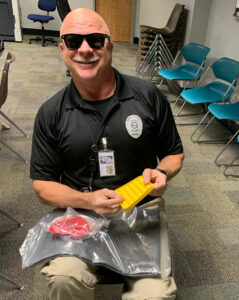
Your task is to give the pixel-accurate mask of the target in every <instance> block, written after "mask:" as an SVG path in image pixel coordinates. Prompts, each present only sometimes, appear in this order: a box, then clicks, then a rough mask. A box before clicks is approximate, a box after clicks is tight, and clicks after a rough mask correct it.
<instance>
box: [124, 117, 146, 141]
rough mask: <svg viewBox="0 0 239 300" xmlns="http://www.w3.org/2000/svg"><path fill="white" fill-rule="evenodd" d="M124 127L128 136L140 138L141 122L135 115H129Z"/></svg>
mask: <svg viewBox="0 0 239 300" xmlns="http://www.w3.org/2000/svg"><path fill="white" fill-rule="evenodd" d="M125 126H126V129H127V131H128V134H129V135H130V136H131V137H132V138H134V139H137V138H139V137H140V136H141V134H142V130H143V122H142V120H141V119H140V117H139V116H137V115H130V116H128V118H127V119H126V121H125Z"/></svg>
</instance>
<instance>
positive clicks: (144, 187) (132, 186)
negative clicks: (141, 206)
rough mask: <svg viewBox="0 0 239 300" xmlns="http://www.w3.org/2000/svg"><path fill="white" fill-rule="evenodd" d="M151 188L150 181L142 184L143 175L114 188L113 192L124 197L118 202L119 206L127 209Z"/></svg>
mask: <svg viewBox="0 0 239 300" xmlns="http://www.w3.org/2000/svg"><path fill="white" fill-rule="evenodd" d="M153 188H154V186H153V184H152V183H148V184H144V181H143V176H138V177H136V178H135V179H133V180H131V181H129V182H128V183H126V184H124V185H122V186H121V187H119V188H118V189H116V190H115V192H116V193H118V194H120V195H121V196H122V197H123V198H124V201H123V202H121V203H120V205H121V207H122V208H123V209H124V210H128V209H131V208H132V207H134V206H135V205H136V204H137V203H139V201H141V200H142V199H143V198H144V197H145V196H147V195H148V194H149V193H150V192H151V191H152V190H153Z"/></svg>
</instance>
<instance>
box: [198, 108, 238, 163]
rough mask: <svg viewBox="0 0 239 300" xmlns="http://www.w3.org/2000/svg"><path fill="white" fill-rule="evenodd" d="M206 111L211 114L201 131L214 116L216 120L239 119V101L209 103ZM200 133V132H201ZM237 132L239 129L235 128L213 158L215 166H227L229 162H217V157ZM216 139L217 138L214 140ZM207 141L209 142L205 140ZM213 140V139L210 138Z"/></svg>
mask: <svg viewBox="0 0 239 300" xmlns="http://www.w3.org/2000/svg"><path fill="white" fill-rule="evenodd" d="M208 113H210V114H211V115H212V118H211V119H210V121H209V122H208V123H207V125H206V126H205V128H204V130H203V132H205V130H206V129H207V128H208V126H209V125H210V124H211V123H212V121H213V120H214V119H215V118H216V119H218V120H230V121H239V102H236V103H227V104H222V103H215V104H210V105H209V106H208ZM201 134H202V132H201ZM238 134H239V129H237V130H236V132H235V133H234V134H233V135H232V136H231V137H230V138H229V139H228V140H227V143H226V145H225V146H224V147H223V149H222V150H221V151H220V152H219V154H218V155H217V157H216V159H215V163H216V165H217V166H228V165H229V164H228V163H226V162H219V157H220V156H221V155H222V153H223V152H224V151H225V150H226V149H227V147H228V146H229V145H230V144H231V143H232V142H233V141H234V140H235V138H236V137H237V135H238ZM216 141H218V140H216ZM207 142H210V140H209V141H207ZM212 142H213V140H212Z"/></svg>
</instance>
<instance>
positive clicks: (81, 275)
mask: <svg viewBox="0 0 239 300" xmlns="http://www.w3.org/2000/svg"><path fill="white" fill-rule="evenodd" d="M153 202H154V203H153V205H152V206H151V207H150V205H149V204H148V203H147V204H146V205H145V206H147V208H156V207H155V201H153ZM157 205H159V204H158V203H157ZM157 205H156V206H157ZM98 268H99V267H98V266H97V265H92V264H88V263H86V262H84V261H82V260H80V259H79V258H77V257H73V256H63V257H57V258H55V259H53V260H51V261H50V262H49V263H48V264H47V265H45V266H44V267H43V268H42V270H41V274H43V275H45V277H46V279H47V281H48V286H49V288H50V293H49V298H50V300H93V299H94V287H95V285H96V284H97V282H99V280H100V278H99V276H98V275H97V270H98ZM176 291H177V288H176V285H175V282H174V279H173V278H172V277H168V278H164V279H162V278H159V277H154V278H149V277H147V278H138V277H137V278H136V277H135V278H132V277H125V287H124V292H123V294H122V299H123V300H164V299H165V300H166V299H167V300H174V299H175V298H176Z"/></svg>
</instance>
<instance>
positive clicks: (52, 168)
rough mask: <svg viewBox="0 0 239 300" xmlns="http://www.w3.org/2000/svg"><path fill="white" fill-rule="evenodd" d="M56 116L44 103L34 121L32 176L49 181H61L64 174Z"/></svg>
mask: <svg viewBox="0 0 239 300" xmlns="http://www.w3.org/2000/svg"><path fill="white" fill-rule="evenodd" d="M54 119H55V118H54V116H52V115H51V114H50V113H49V112H47V109H46V107H45V106H44V105H43V106H42V107H41V108H40V109H39V111H38V113H37V116H36V119H35V123H34V131H33V139H32V152H31V160H30V178H32V179H38V180H47V181H57V182H59V181H60V177H61V174H62V167H63V161H62V155H61V153H60V149H59V146H58V142H57V141H58V138H57V130H56V126H55V125H54Z"/></svg>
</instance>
